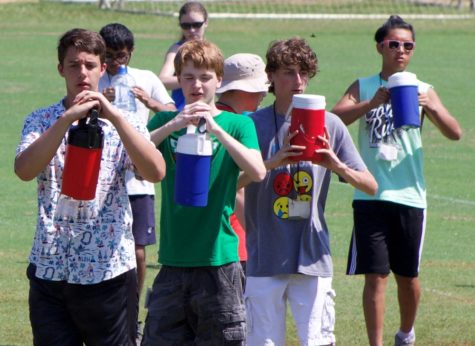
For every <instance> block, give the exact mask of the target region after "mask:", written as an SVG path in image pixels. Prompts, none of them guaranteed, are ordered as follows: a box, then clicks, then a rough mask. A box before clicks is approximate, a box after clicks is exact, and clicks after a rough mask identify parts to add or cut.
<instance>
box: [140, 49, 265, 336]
mask: <svg viewBox="0 0 475 346" xmlns="http://www.w3.org/2000/svg"><path fill="white" fill-rule="evenodd" d="M223 62H224V59H223V56H222V54H221V52H220V50H219V48H218V47H216V46H215V45H214V44H212V43H210V42H207V41H190V42H186V43H185V44H183V45H182V46H181V47H180V49H179V51H178V52H177V55H176V58H175V70H176V73H177V76H178V80H179V82H180V87H181V88H182V90H183V93H184V95H185V100H186V106H185V108H184V109H183V111H181V112H180V113H177V112H165V113H163V112H162V113H157V114H156V115H155V117H154V118H153V119H152V120H151V121H150V123H149V125H148V127H149V130H150V131H152V132H151V138H152V140H153V141H154V143H155V144H156V145H157V146H158V147H159V148H160V149H161V150H162V152H163V155H164V158H165V160H166V163H167V175H166V178H165V180H164V181H163V184H162V203H161V208H162V210H161V220H160V250H159V261H160V262H161V263H162V269H161V270H160V272H159V274H158V275H157V278H156V279H155V282H154V284H153V288H152V293H151V295H150V299H149V304H148V316H147V319H146V321H145V329H144V339H143V341H142V345H164V344H180V345H181V344H187V343H195V342H198V341H200V342H207V343H210V344H224V343H228V342H233V343H235V344H244V339H245V330H246V329H245V310H244V304H243V298H242V284H243V282H242V278H243V273H242V269H241V267H240V264H239V258H238V254H237V247H238V238H237V236H236V234H235V233H234V231H233V230H232V228H231V226H230V223H229V216H230V215H231V214H232V212H233V209H234V203H235V197H236V186H237V178H238V175H239V172H240V171H241V170H242V171H244V172H245V173H246V174H248V175H249V176H250V177H251V179H252V180H253V181H261V180H262V179H263V178H264V176H265V174H266V169H265V167H264V163H263V161H262V157H261V154H260V151H259V145H258V141H257V136H256V130H255V127H254V124H253V122H252V120H251V119H249V118H247V117H242V116H239V115H236V114H233V113H229V112H224V111H223V112H222V111H220V110H218V109H217V108H216V105H215V102H214V95H215V92H216V89H217V88H218V87H219V86H220V84H221V80H222V76H223ZM201 119H204V120H205V121H206V130H207V132H208V134H209V135H210V138H211V140H212V141H213V156H212V163H211V174H210V183H209V194H208V204H207V206H206V207H202V208H197V207H185V206H181V205H178V204H176V203H175V200H174V197H173V196H174V189H175V169H176V164H175V153H176V144H177V140H178V137H179V136H181V135H183V134H184V133H185V128H186V127H187V126H188V125H190V124H194V125H197V124H198V122H199V121H200V120H201Z"/></svg>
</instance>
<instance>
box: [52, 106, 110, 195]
mask: <svg viewBox="0 0 475 346" xmlns="http://www.w3.org/2000/svg"><path fill="white" fill-rule="evenodd" d="M98 116H99V112H98V110H97V109H95V108H93V109H91V111H90V113H89V122H88V123H87V118H86V117H85V118H82V119H81V120H79V123H78V125H73V126H71V128H70V129H69V135H68V145H67V147H66V158H65V163H64V171H63V183H62V186H61V193H62V194H63V195H66V196H69V197H72V198H74V199H76V200H91V199H94V197H95V195H96V187H97V179H98V177H99V168H100V164H101V155H102V147H103V142H104V133H103V131H102V128H101V126H100V125H99V123H98Z"/></svg>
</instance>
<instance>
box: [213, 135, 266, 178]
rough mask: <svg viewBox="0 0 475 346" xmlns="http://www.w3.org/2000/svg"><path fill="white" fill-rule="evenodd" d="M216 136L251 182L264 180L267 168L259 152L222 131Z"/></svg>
mask: <svg viewBox="0 0 475 346" xmlns="http://www.w3.org/2000/svg"><path fill="white" fill-rule="evenodd" d="M214 135H215V136H216V139H217V140H218V141H219V142H221V144H222V145H223V146H224V147H225V148H226V150H227V151H228V152H229V155H231V157H232V158H233V160H234V162H236V164H237V165H238V166H239V168H240V169H241V170H242V171H243V172H244V173H246V174H247V175H248V177H249V179H250V180H251V181H256V182H257V181H261V180H262V179H264V177H265V175H266V168H265V166H264V162H263V161H262V156H261V153H260V152H259V151H258V150H255V149H250V148H248V147H246V146H245V145H243V144H242V143H240V142H239V141H237V140H236V139H234V138H233V137H232V136H230V135H229V134H228V133H227V132H226V131H224V130H222V129H221V130H220V131H217V132H215V133H214Z"/></svg>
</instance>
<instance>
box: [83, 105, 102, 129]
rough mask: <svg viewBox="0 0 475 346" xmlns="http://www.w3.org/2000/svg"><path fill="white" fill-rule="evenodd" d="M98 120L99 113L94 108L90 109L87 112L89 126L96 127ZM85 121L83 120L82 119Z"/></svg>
mask: <svg viewBox="0 0 475 346" xmlns="http://www.w3.org/2000/svg"><path fill="white" fill-rule="evenodd" d="M98 118H99V111H98V109H97V108H96V107H94V108H91V110H90V111H89V124H90V125H96V126H97V121H98ZM84 119H85V118H84Z"/></svg>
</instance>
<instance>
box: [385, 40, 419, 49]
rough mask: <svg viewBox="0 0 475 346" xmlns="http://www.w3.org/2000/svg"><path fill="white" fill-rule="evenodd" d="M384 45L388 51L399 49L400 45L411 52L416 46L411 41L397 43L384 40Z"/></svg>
mask: <svg viewBox="0 0 475 346" xmlns="http://www.w3.org/2000/svg"><path fill="white" fill-rule="evenodd" d="M384 44H386V45H387V46H388V48H389V49H399V47H400V46H401V45H402V46H403V47H404V49H405V50H413V49H414V47H415V46H416V42H411V41H404V42H403V41H397V40H384V41H383V45H384Z"/></svg>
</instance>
